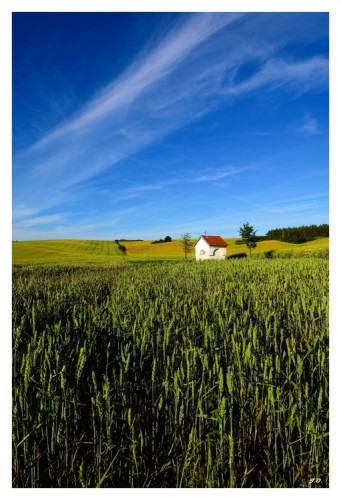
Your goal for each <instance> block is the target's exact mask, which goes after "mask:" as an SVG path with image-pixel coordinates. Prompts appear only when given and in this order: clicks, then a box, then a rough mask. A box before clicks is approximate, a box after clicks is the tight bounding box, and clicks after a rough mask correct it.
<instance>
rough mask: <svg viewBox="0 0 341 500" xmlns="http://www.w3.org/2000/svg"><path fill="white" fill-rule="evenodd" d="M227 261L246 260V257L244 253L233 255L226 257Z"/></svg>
mask: <svg viewBox="0 0 341 500" xmlns="http://www.w3.org/2000/svg"><path fill="white" fill-rule="evenodd" d="M227 258H228V259H246V258H247V255H246V253H244V252H243V253H235V254H234V255H229V256H228V257H227Z"/></svg>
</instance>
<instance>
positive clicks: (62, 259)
mask: <svg viewBox="0 0 341 500" xmlns="http://www.w3.org/2000/svg"><path fill="white" fill-rule="evenodd" d="M237 240H238V238H225V241H226V242H227V244H228V247H227V255H228V256H229V255H233V254H236V253H242V252H245V253H247V254H248V249H247V248H246V246H245V245H236V241H237ZM193 243H195V240H193ZM121 244H122V245H124V246H125V247H126V255H124V254H123V253H122V252H121V251H120V250H119V249H118V245H117V244H116V243H115V242H114V241H100V240H46V241H26V242H16V243H13V262H14V263H29V262H32V263H40V262H41V263H43V262H45V263H72V262H75V263H76V262H78V263H87V262H95V263H96V262H97V263H99V262H103V263H104V262H107V263H110V262H112V263H117V262H119V261H124V260H132V261H134V260H135V261H136V260H163V259H165V260H173V259H175V260H177V259H181V258H183V250H182V245H181V242H180V241H179V240H174V241H171V242H169V243H160V244H152V243H151V241H123V242H121ZM328 246H329V238H319V239H317V240H315V241H311V242H308V243H303V244H301V245H294V244H292V243H283V242H281V241H275V240H271V241H261V242H259V243H258V244H257V248H255V249H254V250H253V251H252V255H254V256H262V255H263V254H264V252H265V251H269V250H274V251H275V255H284V254H286V255H289V254H290V252H291V253H292V254H293V255H303V254H304V253H309V252H314V253H316V252H319V251H324V250H326V249H328ZM194 255H195V253H194V250H193V251H192V252H191V254H190V255H189V257H190V258H194Z"/></svg>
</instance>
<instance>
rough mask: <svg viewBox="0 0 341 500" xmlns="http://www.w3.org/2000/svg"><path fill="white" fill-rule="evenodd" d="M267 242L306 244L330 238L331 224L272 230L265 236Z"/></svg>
mask: <svg viewBox="0 0 341 500" xmlns="http://www.w3.org/2000/svg"><path fill="white" fill-rule="evenodd" d="M265 237H266V239H267V240H279V241H285V242H287V243H304V242H306V241H312V240H315V239H316V238H321V237H329V224H321V225H319V226H317V225H316V224H312V225H311V226H298V227H284V228H281V229H270V231H268V232H267V233H266V235H265Z"/></svg>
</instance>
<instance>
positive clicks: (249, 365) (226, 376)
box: [12, 239, 329, 488]
mask: <svg viewBox="0 0 341 500" xmlns="http://www.w3.org/2000/svg"><path fill="white" fill-rule="evenodd" d="M235 240H236V239H229V240H227V241H228V242H229V247H228V255H229V254H232V253H233V252H234V253H238V252H242V251H244V250H243V247H242V246H240V245H235ZM325 240H326V241H325ZM327 241H328V240H327V239H321V240H316V241H314V242H309V244H304V246H303V245H299V247H300V250H299V251H298V250H297V247H298V245H289V244H282V246H281V244H280V242H269V241H264V242H260V243H259V244H258V245H257V249H256V250H257V251H255V252H254V254H253V256H252V258H251V259H250V258H248V259H241V260H239V259H234V260H228V259H226V260H224V261H210V262H195V261H194V260H193V258H189V259H184V258H183V255H182V250H181V243H180V242H177V241H173V242H170V243H167V244H160V245H152V244H151V242H121V243H123V244H124V245H125V246H126V254H125V255H122V252H121V251H119V249H118V246H117V244H115V242H103V241H102V242H101V241H76V240H69V241H67V240H63V241H54V242H53V241H51V242H43V241H40V242H23V243H13V295H12V297H13V299H12V300H13V405H12V408H13V487H15V488H33V487H34V488H55V487H62V488H82V487H84V488H95V487H97V488H148V487H149V488H327V487H328V486H329V438H328V417H329V414H328V410H329V401H328V394H329V388H328V379H329V371H328V367H329V355H328V304H329V297H328V290H329V282H328V278H329V272H328V256H327V248H328V247H327V243H326V242H327ZM167 245H168V249H167ZM275 245H277V247H276V248H275ZM288 245H289V248H288ZM292 247H295V248H294V249H293V248H292ZM269 249H274V250H275V253H274V255H275V256H276V257H277V258H272V259H266V258H263V255H264V252H265V251H268V250H269ZM150 252H154V254H151V253H150ZM148 256H149V258H148ZM153 259H154V261H153Z"/></svg>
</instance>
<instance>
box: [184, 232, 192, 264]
mask: <svg viewBox="0 0 341 500" xmlns="http://www.w3.org/2000/svg"><path fill="white" fill-rule="evenodd" d="M181 243H182V248H183V251H184V254H185V259H187V255H188V254H189V252H190V251H191V250H192V248H193V243H192V242H191V235H190V233H185V234H182V235H181Z"/></svg>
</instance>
